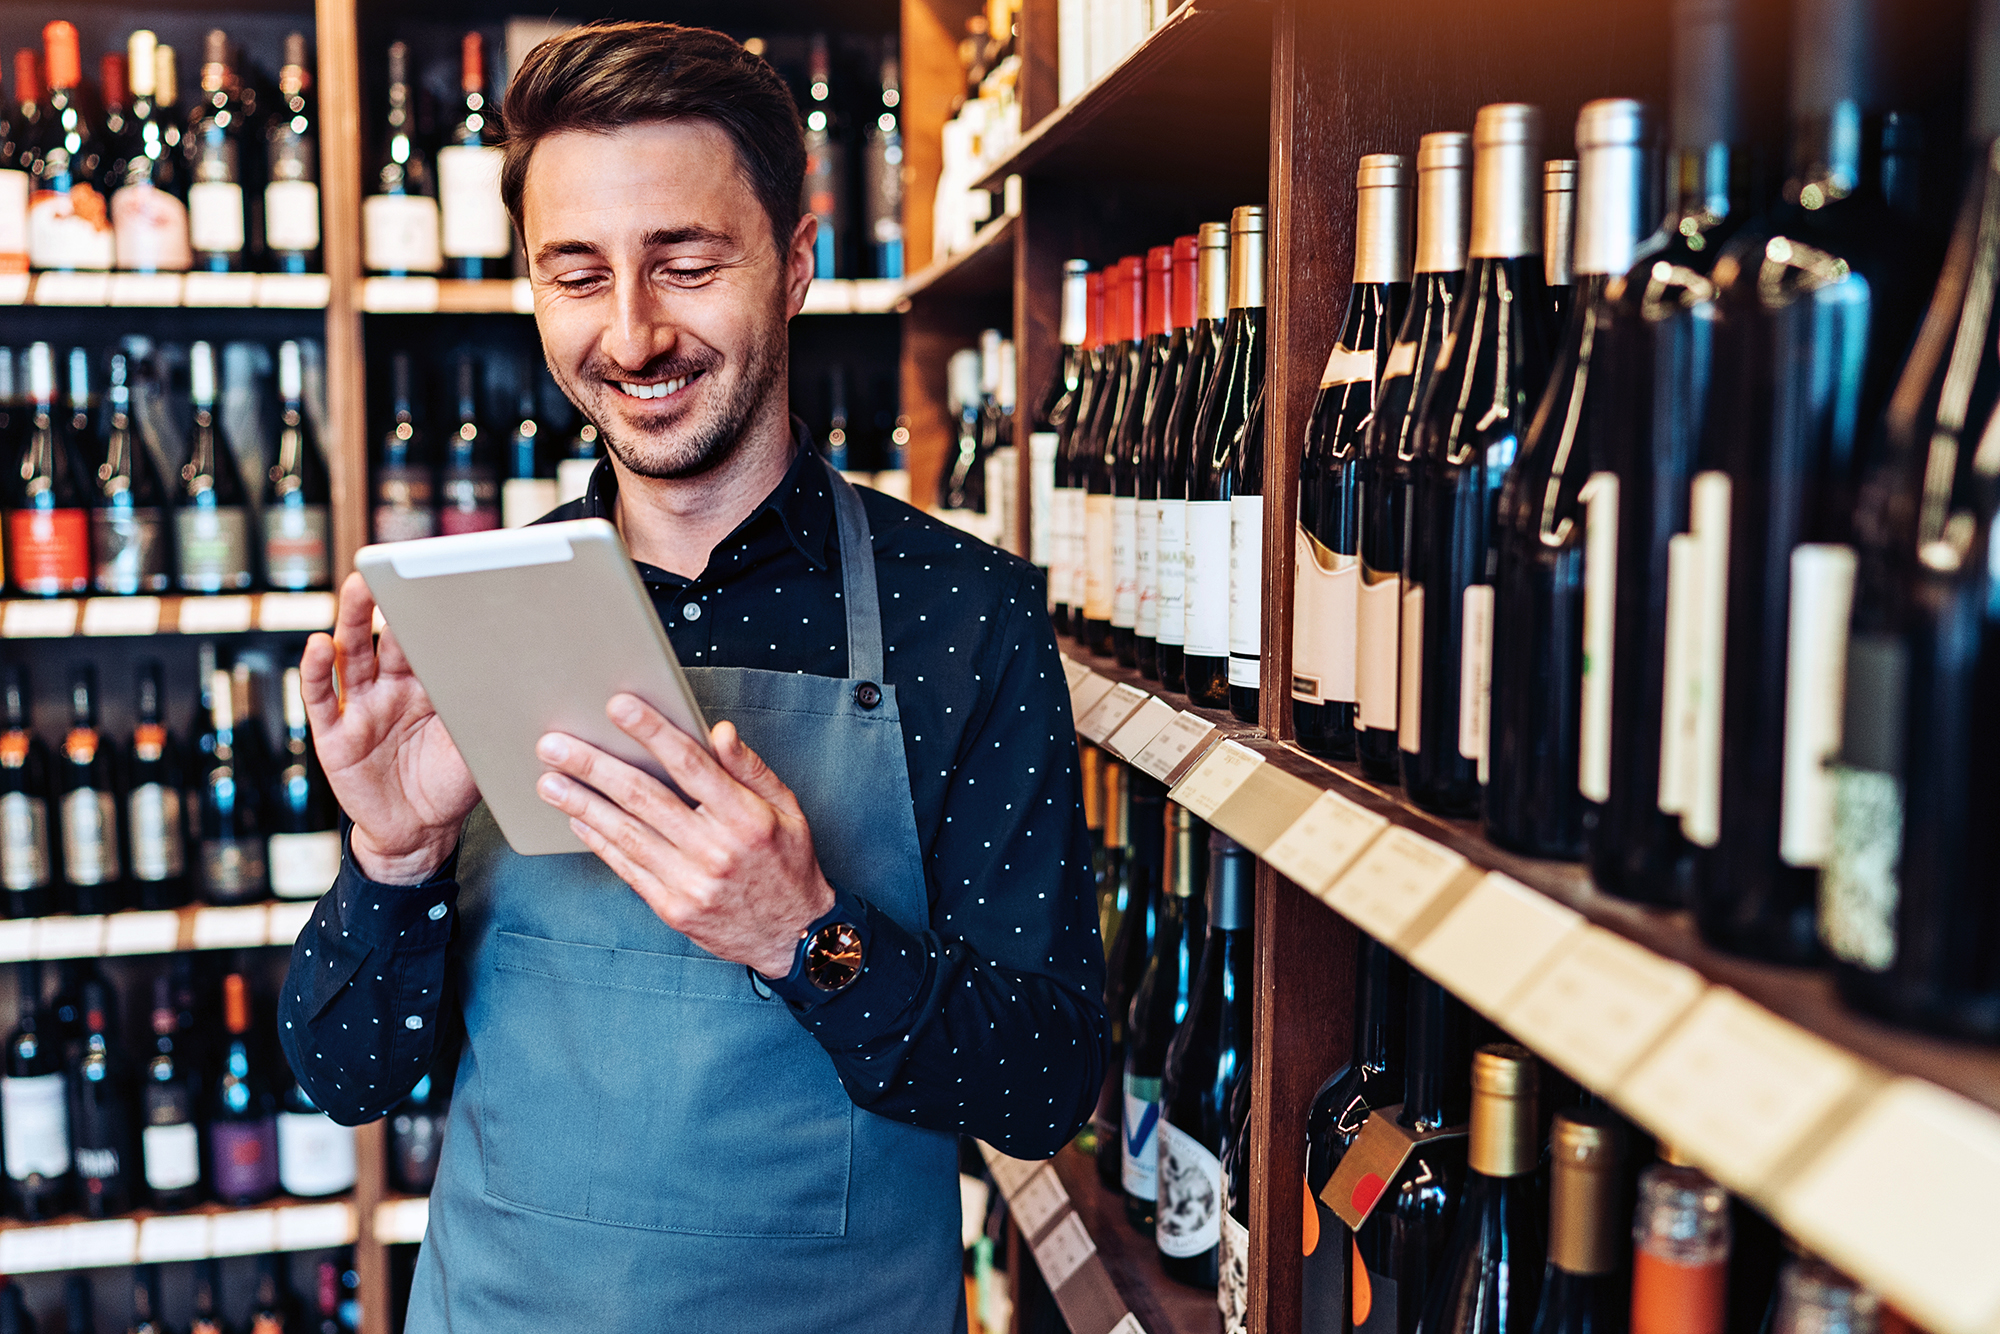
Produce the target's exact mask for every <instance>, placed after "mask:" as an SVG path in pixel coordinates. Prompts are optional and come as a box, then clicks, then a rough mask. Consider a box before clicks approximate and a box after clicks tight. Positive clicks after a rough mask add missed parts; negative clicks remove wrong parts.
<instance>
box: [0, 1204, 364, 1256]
mask: <svg viewBox="0 0 2000 1334" xmlns="http://www.w3.org/2000/svg"><path fill="white" fill-rule="evenodd" d="M358 1224H359V1215H358V1213H357V1211H356V1209H355V1206H354V1203H353V1201H352V1200H350V1199H346V1198H342V1199H337V1200H291V1199H287V1198H283V1197H280V1198H279V1199H277V1200H274V1201H272V1202H270V1203H268V1204H260V1205H254V1206H252V1207H249V1208H232V1207H231V1206H229V1205H223V1204H205V1205H200V1206H197V1207H196V1208H193V1209H185V1210H181V1211H179V1212H176V1213H166V1214H163V1213H154V1212H152V1211H151V1210H144V1209H142V1210H139V1211H137V1212H134V1213H130V1214H123V1215H120V1216H119V1217H117V1218H103V1219H84V1218H59V1219H56V1220H54V1221H53V1222H48V1223H22V1222H18V1221H14V1220H7V1221H4V1222H0V1271H4V1272H6V1273H9V1274H45V1273H51V1272H54V1271H58V1270H67V1269H106V1268H110V1267H113V1266H117V1265H132V1264H178V1263H181V1262H183V1261H188V1260H207V1259H220V1258H223V1257H227V1256H231V1255H267V1254H270V1253H271V1252H273V1251H318V1250H329V1249H332V1248H335V1247H340V1246H351V1245H353V1244H354V1241H355V1238H356V1237H357V1236H359V1234H360V1230H359V1225H358Z"/></svg>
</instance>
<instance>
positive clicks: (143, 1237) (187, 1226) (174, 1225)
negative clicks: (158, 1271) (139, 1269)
mask: <svg viewBox="0 0 2000 1334" xmlns="http://www.w3.org/2000/svg"><path fill="white" fill-rule="evenodd" d="M212 1230H213V1228H212V1216H211V1215H209V1214H161V1215H160V1216H159V1217H157V1218H148V1219H146V1220H145V1221H144V1222H142V1223H140V1224H139V1263H140V1264H160V1263H166V1262H171V1261H175V1260H202V1259H206V1258H207V1257H208V1256H209V1255H211V1254H213V1252H212V1251H211V1249H210V1246H209V1236H210V1233H211V1232H212Z"/></svg>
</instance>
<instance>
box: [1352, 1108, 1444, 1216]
mask: <svg viewBox="0 0 2000 1334" xmlns="http://www.w3.org/2000/svg"><path fill="white" fill-rule="evenodd" d="M1402 1111H1403V1105H1402V1104H1401V1103H1397V1104H1396V1105H1395V1106H1393V1107H1378V1108H1376V1109H1375V1111H1374V1113H1373V1114H1372V1115H1370V1116H1369V1118H1368V1122H1367V1124H1366V1125H1364V1126H1362V1127H1361V1133H1360V1134H1359V1135H1356V1136H1355V1137H1354V1143H1353V1144H1351V1145H1349V1146H1348V1149H1347V1155H1346V1156H1345V1157H1343V1158H1342V1159H1341V1160H1340V1165H1339V1166H1338V1167H1336V1168H1334V1169H1333V1176H1332V1178H1331V1179H1330V1180H1329V1181H1328V1182H1327V1183H1326V1186H1325V1188H1324V1189H1322V1190H1321V1191H1320V1193H1319V1198H1320V1202H1321V1203H1322V1204H1324V1205H1326V1207H1327V1208H1329V1209H1331V1210H1333V1212H1334V1213H1335V1214H1337V1215H1339V1217H1340V1221H1341V1222H1343V1223H1345V1224H1347V1226H1348V1227H1350V1228H1352V1229H1353V1230H1354V1231H1356V1232H1359V1231H1360V1230H1361V1225H1362V1224H1363V1223H1365V1222H1367V1221H1368V1215H1369V1214H1370V1213H1372V1212H1374V1209H1375V1205H1376V1203H1377V1202H1378V1201H1380V1200H1381V1198H1382V1197H1383V1196H1384V1195H1387V1194H1388V1193H1389V1187H1390V1185H1391V1184H1392V1183H1394V1181H1395V1180H1396V1178H1397V1176H1398V1175H1400V1174H1401V1173H1402V1170H1403V1164H1404V1163H1405V1162H1407V1161H1408V1160H1409V1157H1410V1155H1411V1154H1412V1153H1414V1152H1415V1151H1416V1149H1417V1146H1418V1145H1420V1144H1429V1143H1431V1142H1432V1141H1434V1140H1445V1139H1462V1138H1464V1137H1465V1130H1466V1128H1465V1127H1464V1126H1462V1125H1457V1126H1444V1127H1442V1128H1440V1129H1437V1130H1412V1129H1411V1128H1410V1127H1408V1126H1406V1125H1403V1124H1402V1123H1401V1122H1400V1121H1398V1120H1397V1119H1396V1118H1397V1117H1398V1116H1400V1115H1401V1114H1402Z"/></svg>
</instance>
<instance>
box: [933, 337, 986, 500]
mask: <svg viewBox="0 0 2000 1334" xmlns="http://www.w3.org/2000/svg"><path fill="white" fill-rule="evenodd" d="M979 389H980V356H979V352H978V350H977V349H975V348H970V347H962V348H960V349H959V350H958V351H956V352H954V353H952V354H951V359H950V360H949V361H948V362H947V363H946V364H945V410H946V411H947V412H949V413H950V415H951V420H952V426H953V428H954V434H955V437H956V439H955V441H954V444H953V446H952V451H951V466H950V467H948V468H946V469H945V470H944V471H943V473H941V474H940V475H939V477H938V508H939V509H941V510H946V511H955V512H956V513H958V514H960V515H964V514H969V513H971V512H972V511H973V510H975V509H977V508H978V506H979V503H980V501H981V500H982V499H983V497H982V496H981V495H980V489H979V484H980V483H982V482H984V481H985V476H984V473H983V471H982V469H981V468H980V460H979V444H980V441H979Z"/></svg>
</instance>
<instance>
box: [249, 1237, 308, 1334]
mask: <svg viewBox="0 0 2000 1334" xmlns="http://www.w3.org/2000/svg"><path fill="white" fill-rule="evenodd" d="M285 1268H286V1265H285V1259H284V1257H283V1256H280V1255H260V1256H258V1257H257V1289H256V1297H255V1299H254V1304H253V1305H252V1306H251V1308H250V1334H289V1332H290V1331H291V1330H292V1329H293V1315H294V1313H295V1311H296V1309H297V1306H298V1303H297V1302H295V1301H294V1300H293V1299H292V1292H291V1284H290V1283H289V1282H288V1281H287V1279H286V1276H285Z"/></svg>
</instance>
